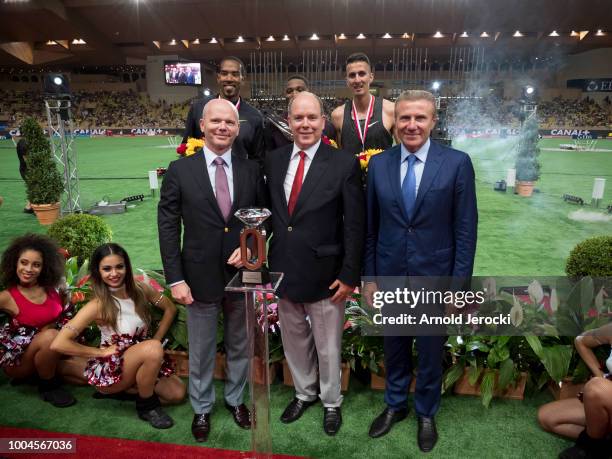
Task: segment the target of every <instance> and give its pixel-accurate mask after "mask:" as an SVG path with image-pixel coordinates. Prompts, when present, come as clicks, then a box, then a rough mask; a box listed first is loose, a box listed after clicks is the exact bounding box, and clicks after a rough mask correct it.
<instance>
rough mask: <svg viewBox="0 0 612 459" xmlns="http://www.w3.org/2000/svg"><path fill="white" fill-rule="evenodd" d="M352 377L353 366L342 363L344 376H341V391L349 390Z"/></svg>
mask: <svg viewBox="0 0 612 459" xmlns="http://www.w3.org/2000/svg"><path fill="white" fill-rule="evenodd" d="M350 376H351V366H350V365H349V364H348V363H347V362H342V374H341V375H340V390H341V391H342V392H346V391H347V390H348V388H349V379H350Z"/></svg>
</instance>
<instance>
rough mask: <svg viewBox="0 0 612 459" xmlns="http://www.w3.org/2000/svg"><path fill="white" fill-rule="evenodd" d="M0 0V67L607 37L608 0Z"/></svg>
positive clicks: (572, 43) (565, 50)
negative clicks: (159, 57)
mask: <svg viewBox="0 0 612 459" xmlns="http://www.w3.org/2000/svg"><path fill="white" fill-rule="evenodd" d="M0 2H1V3H0V49H2V52H0V65H3V66H6V65H9V66H28V65H34V66H37V65H42V64H49V63H52V62H53V63H62V64H76V65H78V64H82V65H113V64H133V65H138V64H144V63H145V60H146V57H147V56H150V55H156V54H157V55H168V54H172V55H179V56H180V57H182V58H185V59H194V60H202V61H206V60H214V59H218V58H220V57H222V56H224V55H228V54H233V55H237V56H239V57H246V56H248V54H249V53H251V52H253V51H255V50H262V51H282V52H283V54H284V55H286V56H287V57H288V58H290V57H292V56H299V55H301V54H302V51H303V50H309V49H326V48H332V49H338V50H339V51H341V52H343V53H348V52H353V51H356V50H361V51H364V52H366V53H368V54H369V55H370V57H371V58H376V57H377V56H378V57H384V56H388V55H389V54H390V53H391V50H393V49H396V48H408V47H421V48H428V49H429V51H430V55H432V56H434V57H435V56H436V55H437V56H441V57H442V56H444V55H448V53H449V50H450V48H451V47H456V46H482V47H486V48H487V49H489V48H490V49H491V50H493V51H495V53H498V54H500V55H508V54H512V55H518V56H521V57H525V56H538V55H540V56H544V55H546V54H548V53H552V52H555V53H559V52H560V53H562V54H571V53H576V52H581V51H585V50H589V49H594V48H600V47H612V8H610V0H539V1H538V0H536V1H534V0H512V1H508V0H413V1H407V0H331V1H330V0H172V1H162V0H0ZM598 30H600V31H601V32H600V33H599V34H598V33H597V31H598ZM517 31H518V33H517ZM553 32H554V33H553ZM571 32H574V34H572V35H570V34H571ZM313 34H316V35H315V36H316V37H317V38H318V39H314V36H313ZM360 34H362V35H360ZM555 35H558V36H555ZM239 36H241V37H243V40H242V41H241V42H237V38H238V37H239ZM213 38H214V40H213ZM211 41H212V43H211Z"/></svg>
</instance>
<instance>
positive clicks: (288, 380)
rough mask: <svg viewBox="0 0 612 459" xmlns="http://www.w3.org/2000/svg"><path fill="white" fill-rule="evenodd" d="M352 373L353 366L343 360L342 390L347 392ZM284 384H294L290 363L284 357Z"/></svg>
mask: <svg viewBox="0 0 612 459" xmlns="http://www.w3.org/2000/svg"><path fill="white" fill-rule="evenodd" d="M350 375H351V366H350V365H349V364H348V363H346V362H342V374H341V375H340V390H341V391H343V392H346V391H347V390H348V386H349V379H350ZM283 384H285V386H293V377H292V376H291V370H290V369H289V363H288V362H287V359H283Z"/></svg>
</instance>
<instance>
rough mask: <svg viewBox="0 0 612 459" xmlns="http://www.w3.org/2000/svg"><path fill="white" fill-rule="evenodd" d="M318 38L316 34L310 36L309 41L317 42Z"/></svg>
mask: <svg viewBox="0 0 612 459" xmlns="http://www.w3.org/2000/svg"><path fill="white" fill-rule="evenodd" d="M318 39H319V36H318V35H317V34H316V33H313V34H312V37H310V40H318Z"/></svg>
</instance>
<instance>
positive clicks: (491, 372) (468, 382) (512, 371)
mask: <svg viewBox="0 0 612 459" xmlns="http://www.w3.org/2000/svg"><path fill="white" fill-rule="evenodd" d="M521 342H522V337H520V336H463V337H462V336H450V337H449V338H448V341H447V343H446V345H447V346H448V347H449V349H450V353H451V358H452V365H451V366H450V367H449V368H448V369H447V370H446V371H445V372H444V375H443V379H442V391H443V392H444V391H446V390H449V389H450V388H451V387H454V392H455V393H457V394H464V395H480V396H481V397H482V404H483V405H484V406H485V407H488V406H489V404H490V403H491V399H492V398H493V396H501V397H504V398H514V399H520V400H522V399H523V393H524V391H525V384H526V381H527V373H525V372H522V371H520V368H521V367H522V365H521V362H520V360H519V361H515V359H517V357H518V356H520V352H519V351H518V350H517V348H518V347H520V346H521ZM513 357H514V358H513Z"/></svg>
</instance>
